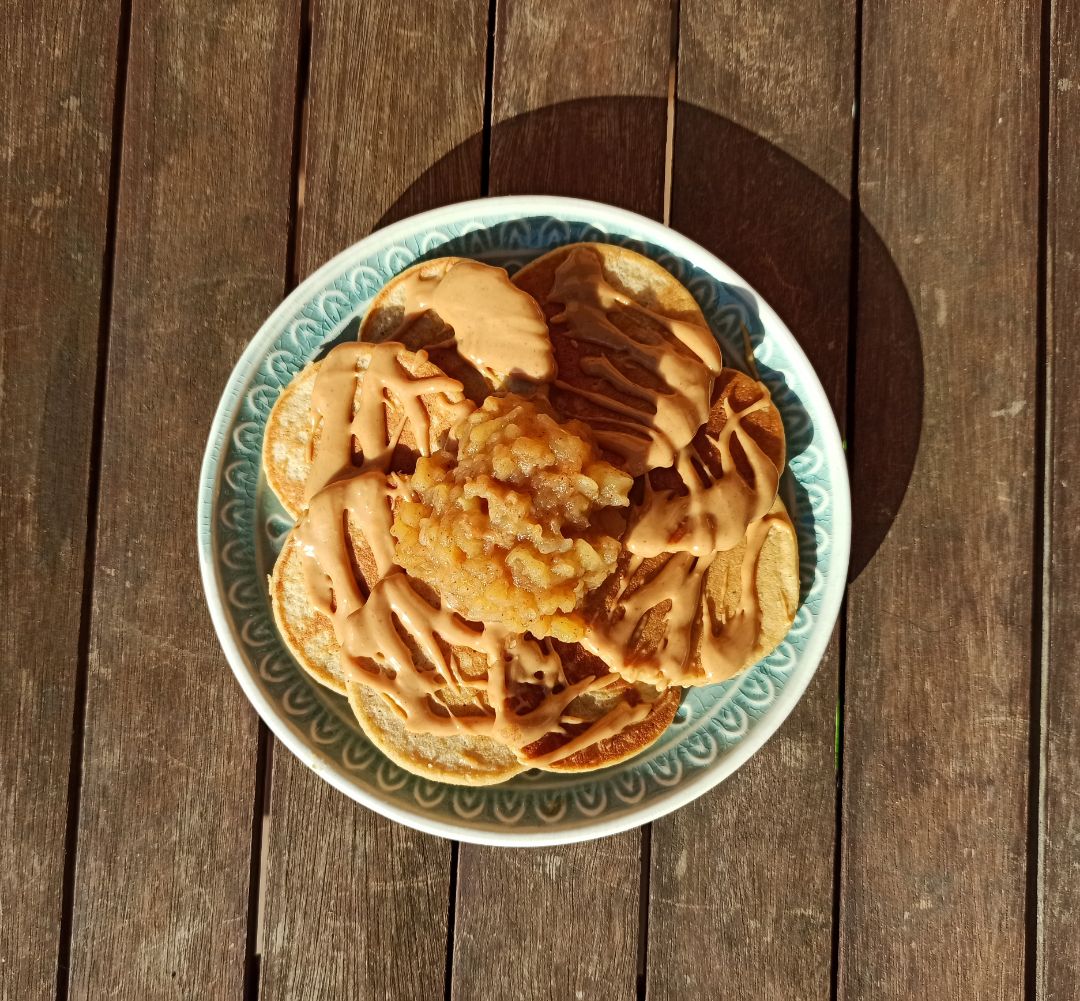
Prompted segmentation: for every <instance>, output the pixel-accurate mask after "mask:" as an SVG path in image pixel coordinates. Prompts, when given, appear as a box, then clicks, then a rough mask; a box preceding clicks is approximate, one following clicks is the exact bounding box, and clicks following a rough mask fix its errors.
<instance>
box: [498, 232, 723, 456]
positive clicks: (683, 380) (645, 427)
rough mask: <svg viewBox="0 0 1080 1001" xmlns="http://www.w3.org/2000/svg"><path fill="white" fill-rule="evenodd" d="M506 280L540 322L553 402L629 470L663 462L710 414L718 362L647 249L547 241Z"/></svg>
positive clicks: (699, 320) (682, 291)
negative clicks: (545, 330) (534, 307)
mask: <svg viewBox="0 0 1080 1001" xmlns="http://www.w3.org/2000/svg"><path fill="white" fill-rule="evenodd" d="M514 283H515V284H516V285H517V286H518V287H519V288H521V289H523V290H525V291H526V292H528V293H529V294H530V295H531V296H532V297H533V298H534V299H536V301H537V302H539V303H540V305H541V307H542V309H543V311H544V315H545V317H546V318H547V321H548V326H549V329H550V332H551V341H552V344H553V346H554V350H555V360H556V364H557V367H558V377H557V379H556V380H555V382H554V383H553V384H552V385H551V387H550V389H549V397H550V399H551V403H552V405H553V406H554V407H555V409H556V410H557V411H559V412H560V413H561V414H562V415H563V416H564V418H567V419H568V418H577V419H579V420H581V421H583V422H585V423H586V424H588V425H589V426H590V427H591V428H593V430H594V432H595V433H596V436H597V438H598V440H599V441H600V444H601V445H602V446H603V447H604V449H605V451H606V452H607V453H608V454H607V456H606V457H607V458H608V459H609V460H610V461H612V462H615V463H616V464H618V465H621V467H622V468H623V469H625V470H626V472H628V473H630V475H632V476H638V475H640V474H641V473H643V472H646V471H647V470H649V469H654V468H657V467H663V466H667V465H669V464H670V463H671V462H672V461H673V460H674V458H675V456H676V455H677V453H678V451H679V450H680V449H682V448H683V447H685V446H686V445H687V444H689V442H690V441H691V439H692V438H693V437H694V434H695V433H696V432H697V430H698V428H700V427H701V425H702V424H703V423H704V422H705V421H706V419H707V418H708V414H709V406H710V401H711V396H712V384H713V379H714V377H715V376H716V375H717V374H718V373H719V372H720V369H721V367H722V361H721V357H720V349H719V347H718V346H717V343H716V340H715V338H714V337H713V335H712V333H711V332H710V331H709V328H708V325H707V323H706V322H705V318H704V316H703V315H702V313H701V310H700V309H699V308H698V305H697V303H696V302H695V301H694V298H693V296H692V295H691V294H690V292H689V291H688V290H687V289H686V288H685V287H684V286H683V285H682V284H681V283H680V282H679V281H678V280H676V279H675V278H674V277H673V276H672V275H671V274H670V273H669V272H668V271H667V270H665V269H664V268H663V267H661V266H660V265H659V264H657V263H656V262H654V261H652V260H650V259H649V258H647V257H643V256H642V255H640V254H637V253H634V252H633V251H630V250H626V249H624V248H621V247H615V246H612V245H610V244H602V243H579V244H571V245H569V246H566V247H560V248H559V249H558V250H553V251H551V252H550V253H547V254H545V255H543V256H542V257H539V258H537V259H536V260H535V261H533V262H532V263H531V264H529V265H527V266H526V267H524V268H522V270H521V271H519V272H518V273H517V274H516V275H515V276H514Z"/></svg>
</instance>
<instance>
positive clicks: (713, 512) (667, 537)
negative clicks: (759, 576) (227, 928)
mask: <svg viewBox="0 0 1080 1001" xmlns="http://www.w3.org/2000/svg"><path fill="white" fill-rule="evenodd" d="M757 386H758V387H759V389H760V390H761V394H762V395H761V396H760V397H759V398H758V399H757V400H756V401H755V402H754V403H751V404H750V405H749V406H747V407H746V408H745V409H743V410H740V411H738V412H736V411H735V410H734V409H733V408H732V406H731V400H730V399H728V398H727V397H725V398H724V400H723V408H724V416H725V418H726V419H725V421H724V425H723V427H722V428H721V430H720V434H719V436H718V437H712V436H710V435H709V434H708V432H707V431H705V430H704V429H702V431H701V435H702V436H703V437H704V438H705V441H706V443H707V444H709V445H711V446H712V448H713V450H714V452H715V453H716V454H717V455H719V457H720V467H721V473H720V475H719V476H716V477H714V476H712V475H711V474H710V472H709V470H708V466H707V464H706V462H705V460H704V457H703V456H702V455H701V454H700V453H699V451H698V447H697V445H696V444H695V443H694V442H691V443H690V444H689V445H687V446H686V448H684V449H683V450H682V451H680V452H679V454H678V456H677V457H676V460H675V465H674V467H673V471H674V472H675V473H676V474H677V475H678V477H679V479H680V480H681V481H682V488H681V489H679V490H654V489H653V486H652V484H651V480H650V477H649V476H648V475H646V477H645V500H644V502H643V503H642V504H641V505H640V506H639V507H638V509H637V512H636V513H635V515H634V516H633V518H632V520H631V524H630V528H629V530H628V531H627V533H626V536H625V537H624V538H623V545H624V546H625V547H626V548H627V549H628V550H629V551H630V552H631V553H633V554H634V555H635V556H646V557H648V556H659V555H660V554H661V553H683V552H688V553H693V555H695V556H708V555H709V554H711V553H715V552H723V551H725V550H728V549H734V548H735V546H737V545H738V544H739V543H740V542H741V541H742V540H743V537H744V536H745V535H746V530H747V528H748V527H749V526H750V524H751V523H752V522H755V521H757V520H758V519H759V518H764V517H765V515H767V514H768V513H769V508H770V507H772V502H773V501H774V500H775V499H776V491H777V488H778V486H779V484H780V471H779V470H778V469H777V468H776V466H775V465H773V462H772V460H771V459H770V458H769V457H768V456H767V455H766V454H765V452H764V451H763V450H762V448H761V446H759V445H758V443H757V442H756V441H755V440H754V437H753V435H751V434H750V433H749V431H748V430H747V429H746V426H745V425H744V423H743V422H744V420H745V418H747V417H749V416H751V415H752V414H755V413H761V412H763V411H765V410H767V409H768V408H769V407H771V406H772V400H771V398H770V396H769V391H768V389H767V388H766V387H765V385H764V384H763V383H760V382H759V383H757ZM732 438H735V439H736V440H738V442H739V444H740V445H741V446H742V449H743V454H744V455H745V456H746V458H747V461H748V463H749V465H750V469H751V473H752V482H747V480H745V479H744V478H743V477H742V476H741V475H740V474H739V471H738V470H737V469H736V466H735V457H734V455H733V454H732V449H731V443H732Z"/></svg>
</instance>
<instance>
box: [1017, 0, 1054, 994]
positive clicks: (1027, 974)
mask: <svg viewBox="0 0 1080 1001" xmlns="http://www.w3.org/2000/svg"><path fill="white" fill-rule="evenodd" d="M1052 29H1053V3H1052V0H1042V4H1041V24H1040V36H1039V152H1038V156H1039V192H1038V206H1039V208H1038V212H1039V215H1038V220H1037V228H1036V233H1037V236H1036V239H1037V241H1038V246H1037V248H1036V263H1035V287H1036V300H1035V371H1036V378H1035V442H1034V446H1035V463H1034V465H1035V497H1034V504H1033V512H1034V517H1033V519H1032V520H1033V525H1032V534H1033V539H1032V553H1033V566H1032V573H1031V587H1032V600H1031V614H1032V622H1031V665H1032V666H1031V700H1030V704H1029V720H1028V754H1029V765H1028V837H1027V842H1028V844H1027V873H1026V880H1027V882H1026V888H1025V889H1026V894H1025V902H1024V996H1025V997H1026V998H1027V999H1028V1001H1035V999H1037V998H1041V997H1043V994H1044V982H1045V966H1044V950H1043V946H1044V941H1043V922H1042V914H1043V899H1044V897H1043V881H1044V864H1043V863H1044V859H1043V837H1044V835H1045V832H1046V759H1047V750H1048V748H1047V740H1048V734H1047V733H1046V732H1045V731H1044V726H1043V722H1044V720H1046V719H1047V716H1048V713H1047V703H1046V698H1047V679H1048V673H1049V670H1050V630H1049V628H1048V622H1049V615H1048V610H1049V602H1050V544H1051V541H1052V540H1051V533H1052V522H1051V520H1050V518H1051V513H1052V512H1051V496H1052V492H1051V490H1050V486H1049V485H1050V482H1051V481H1050V463H1051V459H1052V455H1053V452H1052V449H1051V435H1052V433H1053V421H1052V419H1051V418H1052V407H1053V399H1052V395H1051V394H1052V388H1051V387H1052V386H1053V381H1052V373H1051V370H1050V369H1051V366H1052V364H1053V352H1052V351H1051V350H1050V348H1051V344H1050V337H1051V333H1050V323H1049V320H1050V317H1049V300H1050V284H1049V253H1050V247H1049V218H1048V213H1049V197H1050V191H1049V187H1050V76H1051V57H1052V54H1051V47H1052V40H1053V35H1052ZM1040 422H1042V423H1041V426H1040Z"/></svg>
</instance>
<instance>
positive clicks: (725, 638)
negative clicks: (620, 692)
mask: <svg viewBox="0 0 1080 1001" xmlns="http://www.w3.org/2000/svg"><path fill="white" fill-rule="evenodd" d="M756 531H765V532H766V534H765V535H764V541H763V542H762V545H761V548H760V551H759V553H758V556H757V558H756V560H754V562H753V564H752V566H751V567H750V569H749V571H748V572H751V573H752V574H753V577H752V582H753V583H752V593H748V595H747V600H748V602H749V604H748V605H746V606H744V604H743V593H742V581H743V573H744V564H745V563H746V557H747V550H748V545H747V539H746V538H744V539H743V541H742V542H740V543H739V544H738V545H737V546H735V547H734V548H733V549H730V550H727V551H723V552H718V553H715V554H713V555H712V556H711V557H707V559H709V560H710V561H711V562H710V564H709V566H708V569H707V570H705V573H704V578H703V579H702V580H701V584H700V604H699V605H698V606H697V608H696V610H693V615H692V616H691V617H690V621H689V623H688V624H685V625H681V626H680V627H679V628H680V629H685V630H687V632H686V633H679V634H673V633H672V632H671V630H672V629H673V628H675V627H674V626H672V625H671V624H670V623H669V621H668V619H669V615H670V614H671V611H672V607H671V602H670V601H660V602H657V603H656V604H654V605H653V606H652V607H651V608H648V609H647V610H646V611H645V612H644V614H643V615H642V616H641V618H640V620H639V622H638V623H637V624H636V626H635V627H634V629H633V633H632V636H631V640H630V642H629V644H627V646H628V650H627V655H626V656H625V657H624V659H623V662H621V663H612V664H611V667H612V669H613V670H615V671H616V672H618V673H620V674H622V676H623V677H625V678H627V679H628V680H630V681H634V682H643V683H646V684H652V685H655V686H657V687H660V688H663V687H665V686H668V685H682V686H685V687H696V686H699V685H710V684H715V683H716V682H718V681H725V680H727V679H728V678H730V677H733V676H735V675H736V674H739V673H740V672H742V671H744V670H746V669H747V668H748V667H751V666H752V665H754V664H756V663H757V662H758V661H759V660H761V658H762V657H765V656H767V655H768V654H769V653H771V652H772V651H773V650H774V649H775V648H776V646H777V645H778V644H779V643H780V642H781V641H782V640H783V638H784V637H785V636H786V635H787V631H788V629H790V628H791V624H792V622H794V621H795V612H796V610H797V609H798V605H799V546H798V540H797V538H796V535H795V529H794V526H793V525H792V524H791V519H790V518H789V517H788V514H787V510H786V509H785V508H784V503H783V501H781V500H780V498H779V497H777V498H776V499H775V500H774V501H773V504H772V508H771V509H770V511H769V513H768V515H767V516H766V517H765V518H763V519H761V520H760V521H759V522H754V523H753V524H752V525H751V526H750V528H749V529H748V534H749V533H750V532H756ZM677 561H685V565H691V564H692V563H694V562H696V561H694V560H693V557H691V556H690V555H689V554H688V553H676V554H672V553H665V554H663V555H661V556H657V557H650V558H648V559H645V560H642V561H641V562H640V564H639V565H638V566H637V567H636V568H635V569H634V570H633V572H632V573H631V570H630V568H629V566H628V563H629V560H628V559H627V558H625V555H624V559H623V560H621V561H620V567H619V569H618V570H616V572H615V573H614V574H612V577H611V578H610V579H609V581H608V582H605V584H604V585H603V586H602V587H601V588H598V589H597V591H595V592H593V594H592V595H590V599H591V603H590V605H589V607H588V608H587V610H586V617H587V618H588V619H589V620H590V627H589V628H590V630H591V631H592V632H593V634H594V635H595V636H596V637H599V638H600V639H601V641H602V639H603V637H605V636H610V635H612V634H611V633H609V629H613V628H615V627H616V624H619V623H621V621H622V613H621V610H620V605H619V596H620V595H624V596H625V597H626V598H633V596H634V595H635V594H636V593H637V592H638V591H639V590H640V589H641V588H642V587H643V586H645V584H646V582H648V581H652V580H654V579H656V577H657V576H659V575H660V574H662V573H663V572H664V571H665V570H668V569H673V568H674V566H675V564H676V562H677ZM678 579H681V576H680V575H676V580H678ZM687 586H688V587H689V586H697V585H694V584H693V583H692V582H688V583H687ZM594 596H595V597H594ZM755 606H756V608H755ZM747 622H749V623H751V625H752V629H753V631H752V632H751V633H750V634H749V636H747V634H746V633H744V632H743V629H744V628H745V627H746V623H747ZM664 649H666V650H671V651H678V653H679V656H680V658H681V656H682V653H683V651H685V652H686V655H687V657H686V660H685V661H683V663H684V664H685V665H686V666H684V667H682V668H679V669H675V668H672V667H670V666H668V667H664V666H663V665H660V664H658V663H657V661H656V655H657V652H658V651H660V650H664ZM733 657H735V660H734V661H733V659H732V658H733ZM613 659H614V658H613Z"/></svg>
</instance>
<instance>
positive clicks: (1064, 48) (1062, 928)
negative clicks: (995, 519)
mask: <svg viewBox="0 0 1080 1001" xmlns="http://www.w3.org/2000/svg"><path fill="white" fill-rule="evenodd" d="M1053 10H1054V17H1053V21H1052V25H1051V54H1050V68H1049V71H1050V91H1049V96H1050V119H1049V121H1050V138H1049V149H1048V152H1049V157H1048V159H1049V177H1048V186H1047V194H1048V203H1047V224H1048V244H1049V245H1048V247H1047V262H1048V267H1047V273H1048V278H1049V285H1048V288H1047V291H1046V294H1047V307H1048V308H1047V315H1048V323H1049V332H1048V335H1049V336H1048V341H1049V346H1050V350H1049V355H1050V372H1051V379H1052V384H1051V387H1050V398H1051V411H1050V412H1051V424H1050V434H1049V438H1048V443H1049V448H1050V458H1051V463H1050V476H1049V479H1048V481H1047V485H1046V489H1047V492H1048V495H1049V498H1050V511H1051V518H1050V523H1049V525H1048V530H1049V533H1050V535H1049V540H1048V541H1049V565H1048V567H1047V572H1048V577H1049V585H1050V586H1049V592H1048V595H1047V598H1048V603H1047V605H1046V609H1047V612H1046V618H1045V620H1044V623H1043V626H1044V629H1046V630H1047V635H1048V638H1049V654H1050V656H1049V662H1048V663H1047V665H1046V674H1045V681H1044V684H1045V692H1044V695H1045V698H1044V705H1045V707H1046V714H1045V717H1044V719H1043V726H1044V734H1045V736H1044V740H1045V756H1044V767H1045V775H1044V781H1045V788H1046V807H1045V810H1046V813H1045V823H1046V826H1045V830H1044V831H1043V866H1044V868H1043V892H1044V897H1043V902H1042V914H1041V919H1042V923H1043V934H1042V941H1043V955H1042V957H1041V962H1042V971H1041V977H1040V981H1041V984H1042V986H1043V995H1042V996H1043V997H1044V998H1045V999H1046V1001H1069V999H1071V998H1075V997H1080V948H1078V946H1077V943H1078V942H1080V676H1078V673H1077V670H1076V664H1077V662H1078V661H1080V622H1078V621H1077V616H1076V609H1077V607H1078V606H1080V501H1078V500H1077V494H1076V484H1077V483H1078V482H1080V443H1078V441H1077V428H1080V399H1078V396H1077V391H1076V390H1077V386H1080V178H1078V177H1077V172H1076V149H1077V145H1078V144H1080V3H1077V2H1076V0H1057V2H1056V3H1055V4H1054V5H1053Z"/></svg>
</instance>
